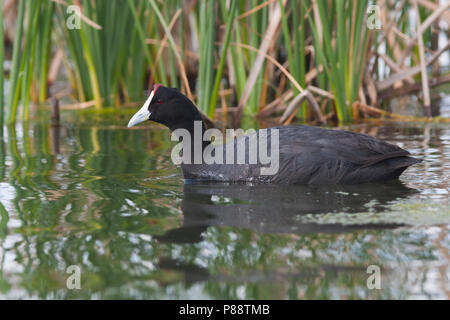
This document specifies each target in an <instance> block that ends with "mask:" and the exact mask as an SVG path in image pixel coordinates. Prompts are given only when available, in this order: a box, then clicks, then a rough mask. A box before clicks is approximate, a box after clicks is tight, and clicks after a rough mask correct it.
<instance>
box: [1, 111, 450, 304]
mask: <svg viewBox="0 0 450 320" xmlns="http://www.w3.org/2000/svg"><path fill="white" fill-rule="evenodd" d="M47 116H48V115H47ZM47 116H46V115H44V116H43V117H39V118H37V119H33V121H32V123H33V124H30V126H29V127H26V126H23V125H17V126H16V127H15V128H14V127H5V137H4V139H2V140H0V298H6V299H12V298H21V299H22V298H39V299H79V298H81V299H88V298H92V299H118V298H121V299H166V298H168V299H178V298H185V299H199V298H202V299H203V298H206V299H305V298H306V299H350V298H354V299H365V298H383V299H388V298H389V299H400V298H414V299H415V298H425V299H436V298H441V299H448V298H450V281H449V276H450V267H449V260H450V253H449V249H450V206H449V190H450V186H449V180H450V179H449V176H450V127H449V125H448V124H423V123H409V124H406V123H396V122H371V123H367V124H361V125H354V126H350V127H347V128H346V129H351V130H354V131H359V132H365V133H368V134H371V135H373V136H376V137H378V138H380V139H383V140H386V141H389V142H391V143H395V144H397V145H399V146H400V147H402V148H405V149H407V150H409V151H410V152H411V153H412V154H413V155H414V156H417V157H421V158H423V159H424V161H423V163H421V164H419V165H416V166H414V167H411V168H410V169H408V170H407V171H406V172H405V173H404V174H403V175H402V177H401V179H400V181H399V182H391V183H379V184H366V185H358V186H347V187H343V186H341V187H339V186H334V187H317V186H261V185H253V186H252V185H226V184H219V185H191V184H190V185H183V180H182V176H181V170H180V169H179V168H177V167H174V166H173V165H172V164H171V160H170V151H171V146H172V145H173V144H171V142H170V139H169V132H168V131H167V130H166V129H164V128H162V127H160V126H157V125H144V126H140V127H138V128H136V129H133V130H130V129H127V128H125V126H124V124H125V123H126V122H127V116H126V115H124V116H121V117H112V116H107V115H106V116H95V117H94V116H92V117H91V116H90V115H89V114H87V115H84V116H79V115H74V114H63V122H62V124H61V126H59V127H57V126H52V125H51V124H50V123H49V122H48V121H47V120H45V119H47ZM70 265H76V266H79V267H80V270H81V288H80V289H79V290H77V289H73V290H70V289H68V288H67V286H66V280H67V278H68V276H69V274H67V273H66V270H67V268H68V267H69V266H70ZM370 265H376V266H379V267H380V270H381V275H382V278H381V279H382V280H381V286H382V287H381V289H380V290H376V289H375V290H370V289H368V288H367V285H366V282H367V279H368V277H369V276H370V274H368V273H367V268H368V267H369V266H370Z"/></svg>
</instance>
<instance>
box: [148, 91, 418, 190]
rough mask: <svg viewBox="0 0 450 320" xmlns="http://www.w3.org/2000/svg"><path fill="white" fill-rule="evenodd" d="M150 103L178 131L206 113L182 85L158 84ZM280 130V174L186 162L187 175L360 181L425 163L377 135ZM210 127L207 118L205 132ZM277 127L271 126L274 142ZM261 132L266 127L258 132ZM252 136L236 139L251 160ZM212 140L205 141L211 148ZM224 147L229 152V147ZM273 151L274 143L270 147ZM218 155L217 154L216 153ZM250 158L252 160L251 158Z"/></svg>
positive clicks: (153, 114)
mask: <svg viewBox="0 0 450 320" xmlns="http://www.w3.org/2000/svg"><path fill="white" fill-rule="evenodd" d="M154 95H155V98H153V100H152V101H151V102H150V104H149V107H148V111H149V113H150V116H149V119H148V120H152V121H155V122H159V123H161V124H163V125H165V126H167V127H168V128H169V129H170V130H172V131H174V130H176V129H179V128H183V129H186V130H188V131H189V132H190V133H191V134H192V136H193V135H194V121H202V116H201V114H200V112H199V111H198V109H197V108H196V107H195V106H194V104H193V103H192V102H191V101H190V100H189V99H188V98H187V97H185V96H184V95H182V94H181V93H180V92H179V91H178V90H176V89H171V88H166V87H162V86H158V87H157V89H155V90H154ZM273 129H277V130H278V133H279V170H278V172H277V173H276V174H274V175H261V171H260V169H261V168H262V167H267V165H263V164H261V163H259V162H258V163H256V164H206V163H201V164H182V165H181V167H182V170H183V175H184V177H185V179H187V180H188V181H189V180H194V181H199V180H204V181H221V182H224V181H226V182H255V183H277V184H357V183H365V182H378V181H386V180H393V179H397V178H398V177H399V176H400V175H401V174H402V172H403V171H404V170H405V169H407V168H408V167H409V166H411V165H413V164H416V163H419V162H421V160H419V159H416V158H413V157H411V156H410V153H409V152H408V151H406V150H404V149H402V148H400V147H398V146H395V145H392V144H389V143H387V142H384V141H381V140H378V139H375V138H373V137H371V136H368V135H365V134H361V133H355V132H349V131H341V130H330V129H324V128H319V127H312V126H303V125H297V126H282V127H277V128H273ZM205 130H206V126H205V125H204V123H202V132H203V131H205ZM273 132H274V131H273V130H270V129H269V130H268V131H267V134H268V141H269V144H268V146H269V147H270V143H271V142H270V141H271V135H272V134H273ZM254 134H256V135H257V136H259V135H260V134H261V130H259V131H257V132H256V133H254ZM249 137H250V136H244V137H240V138H238V139H236V140H235V141H234V142H231V143H234V148H233V149H234V154H235V155H236V152H237V144H238V142H239V141H240V139H245V140H246V142H247V147H246V148H245V152H246V159H248V157H249V152H250V151H249V148H248V141H249ZM208 144H209V142H204V143H203V148H205V147H206V146H207V145H208ZM215 148H216V149H217V148H222V149H223V154H224V158H225V157H226V146H225V145H218V146H215ZM268 149H269V150H270V148H268ZM213 154H214V153H213ZM246 163H249V162H248V161H247V162H246Z"/></svg>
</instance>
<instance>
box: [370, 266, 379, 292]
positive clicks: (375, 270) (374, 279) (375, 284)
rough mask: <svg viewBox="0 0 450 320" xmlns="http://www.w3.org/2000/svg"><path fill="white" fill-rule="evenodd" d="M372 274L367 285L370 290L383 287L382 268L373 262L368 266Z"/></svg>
mask: <svg viewBox="0 0 450 320" xmlns="http://www.w3.org/2000/svg"><path fill="white" fill-rule="evenodd" d="M366 272H367V273H368V274H370V276H369V277H368V278H367V281H366V285H367V289H369V290H374V289H376V290H380V289H381V269H380V267H379V266H377V265H376V264H372V265H370V266H368V267H367V271H366Z"/></svg>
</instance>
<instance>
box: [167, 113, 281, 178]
mask: <svg viewBox="0 0 450 320" xmlns="http://www.w3.org/2000/svg"><path fill="white" fill-rule="evenodd" d="M269 130H270V134H269ZM180 138H181V142H179V143H178V144H177V145H176V146H175V147H174V148H173V149H172V154H171V157H172V162H173V163H174V164H176V165H179V164H249V165H251V164H259V165H261V168H260V174H261V175H274V174H276V173H277V172H278V169H279V162H280V135H279V131H278V129H261V130H259V131H258V133H257V132H256V131H255V130H254V129H249V130H247V131H244V130H242V129H226V139H225V141H224V142H225V144H224V147H222V146H220V145H219V146H216V145H214V144H213V143H210V144H208V145H207V146H206V147H205V148H203V142H204V141H208V142H213V141H218V140H221V139H222V132H221V131H220V130H218V129H208V130H205V132H203V134H202V122H201V121H194V136H193V137H192V136H191V133H190V132H189V131H188V130H186V129H182V128H180V129H176V130H174V131H173V132H172V136H171V140H172V141H179V140H180ZM235 138H237V143H236V144H235V143H234V139H235ZM247 142H248V143H247ZM269 142H270V143H269ZM235 145H236V147H235ZM269 145H270V147H269ZM247 148H248V152H247ZM192 149H193V150H192ZM235 149H236V152H235ZM269 149H270V150H269ZM224 151H225V155H224ZM269 151H270V152H269ZM235 153H236V154H235ZM247 154H248V157H247V156H246V155H247Z"/></svg>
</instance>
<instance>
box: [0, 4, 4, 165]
mask: <svg viewBox="0 0 450 320" xmlns="http://www.w3.org/2000/svg"><path fill="white" fill-rule="evenodd" d="M3 33H4V31H3V10H2V12H0V39H2V40H1V41H0V64H1V68H0V138H2V137H3V123H4V120H5V99H4V97H5V86H4V84H5V69H4V67H3V66H4V64H5V47H4V40H3V39H4V35H3ZM0 143H2V141H1V140H0ZM0 165H1V164H0Z"/></svg>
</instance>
